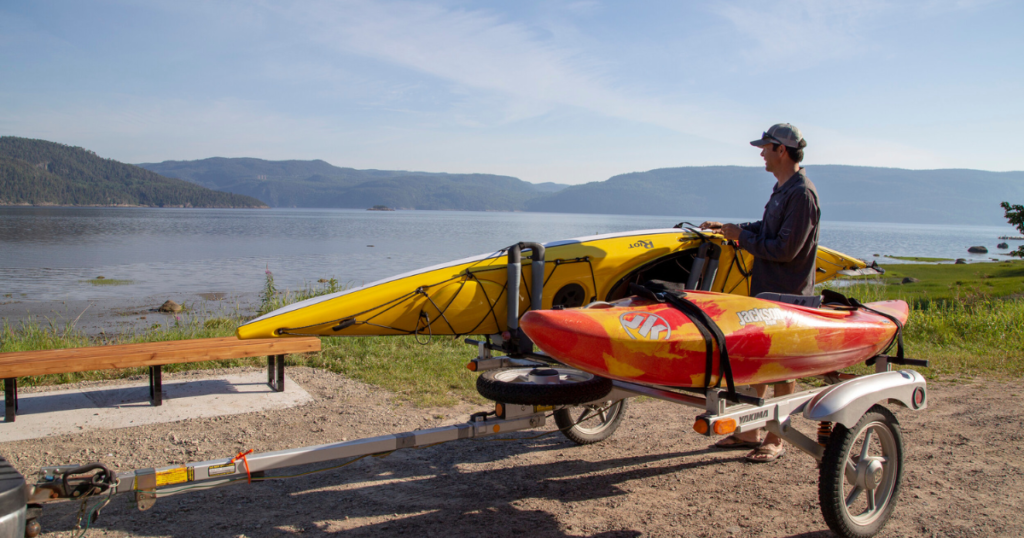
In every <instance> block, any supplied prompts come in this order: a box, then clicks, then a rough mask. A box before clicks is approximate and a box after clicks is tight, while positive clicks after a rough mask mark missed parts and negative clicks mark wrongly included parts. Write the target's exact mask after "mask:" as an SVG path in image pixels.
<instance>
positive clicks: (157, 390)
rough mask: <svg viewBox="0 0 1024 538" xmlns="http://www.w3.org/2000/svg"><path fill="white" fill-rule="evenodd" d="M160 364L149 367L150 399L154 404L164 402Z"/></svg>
mask: <svg viewBox="0 0 1024 538" xmlns="http://www.w3.org/2000/svg"><path fill="white" fill-rule="evenodd" d="M162 373H163V370H162V368H161V367H160V366H150V367H149V401H150V403H152V404H153V405H163V404H164V387H163V379H162V375H161V374H162Z"/></svg>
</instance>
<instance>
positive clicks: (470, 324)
mask: <svg viewBox="0 0 1024 538" xmlns="http://www.w3.org/2000/svg"><path fill="white" fill-rule="evenodd" d="M543 246H544V249H545V253H544V254H545V255H544V259H545V264H544V286H543V300H542V303H543V304H542V308H545V309H550V308H553V307H559V306H560V307H564V308H573V307H578V306H583V305H585V304H588V303H591V302H594V301H611V300H616V299H619V298H622V297H624V296H626V295H628V289H629V283H631V282H632V283H641V282H645V281H647V280H652V279H658V280H665V281H670V282H682V283H686V282H690V283H691V284H692V285H691V286H690V287H692V288H693V289H701V290H706V291H716V292H722V293H731V294H737V295H749V293H750V268H751V265H752V263H753V258H752V257H751V255H750V254H749V253H748V252H746V251H744V250H741V249H739V248H738V247H736V245H735V243H733V242H729V241H726V240H725V239H724V238H723V237H722V236H721V235H717V234H712V233H706V232H696V231H693V230H684V229H677V228H670V229H660V230H639V231H632V232H621V233H612V234H604V235H595V236H590V237H581V238H577V239H567V240H563V241H554V242H551V243H546V244H544V245H543ZM528 252H530V251H529V250H526V251H525V252H524V255H523V260H522V266H521V271H520V274H521V279H520V282H521V283H522V285H521V286H519V293H518V301H519V310H518V312H519V315H520V316H521V315H522V313H524V312H526V311H527V310H529V309H530V308H531V305H530V295H531V294H530V290H529V286H530V282H531V281H532V280H531V278H532V267H533V263H532V260H530V259H527V255H526V253H528ZM508 258H509V256H508V250H507V249H503V250H499V251H496V252H492V253H489V254H482V255H479V256H474V257H471V258H464V259H461V260H456V261H453V262H449V263H445V264H441V265H435V266H433V267H427V268H425V269H420V270H418V271H413V272H410V273H405V274H401V275H398V276H394V277H391V278H387V279H384V280H379V281H377V282H372V283H370V284H367V285H365V286H362V287H359V288H354V289H350V290H345V291H342V292H338V293H334V294H330V295H324V296H321V297H315V298H312V299H308V300H306V301H302V302H299V303H295V304H292V305H289V306H286V307H284V308H281V309H278V310H275V311H273V312H270V313H268V314H266V315H263V316H260V317H259V318H256V319H254V320H252V321H250V322H248V323H245V324H244V325H242V326H240V327H239V328H238V330H237V334H238V337H239V338H243V339H248V338H275V337H287V336H308V335H318V336H374V335H402V334H421V335H428V334H434V335H461V334H496V333H500V332H502V331H504V330H505V329H506V328H507V324H506V317H507V314H506V311H507V299H508V296H507V293H506V291H507V289H508V286H507V282H508ZM865 270H868V271H870V269H869V268H867V265H866V264H865V263H864V262H863V261H861V260H858V259H856V258H852V257H850V256H846V255H844V254H841V253H839V252H836V251H834V250H830V249H827V248H824V247H821V248H819V249H818V263H817V271H818V272H817V279H816V280H817V282H819V283H820V282H823V281H826V280H829V279H832V278H834V277H835V276H836V275H837V274H839V273H840V272H841V271H843V272H846V273H847V274H849V273H850V272H857V271H865Z"/></svg>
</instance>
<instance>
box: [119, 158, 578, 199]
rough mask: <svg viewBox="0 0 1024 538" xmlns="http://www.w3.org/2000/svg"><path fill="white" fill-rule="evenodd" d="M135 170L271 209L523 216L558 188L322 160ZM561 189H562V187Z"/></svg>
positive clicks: (205, 162) (169, 164) (214, 162)
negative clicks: (242, 197)
mask: <svg viewBox="0 0 1024 538" xmlns="http://www.w3.org/2000/svg"><path fill="white" fill-rule="evenodd" d="M138 166H140V167H142V168H146V169H148V170H152V171H154V172H157V173H159V174H163V175H166V176H169V177H176V178H179V179H184V180H186V181H192V182H194V183H198V184H200V185H203V186H204V187H209V188H211V189H217V190H221V191H226V192H235V193H240V194H247V195H249V196H254V197H257V198H259V199H261V200H266V201H267V202H268V203H269V204H270V205H272V206H275V207H338V208H361V209H365V208H368V207H372V206H375V205H384V206H387V207H392V208H396V209H449V210H469V211H522V210H523V209H525V208H526V201H527V200H530V199H532V198H535V197H537V196H542V195H544V194H546V193H549V192H553V191H555V190H557V189H558V188H559V186H558V185H557V184H554V183H550V184H546V185H544V186H537V185H534V184H532V183H527V182H525V181H522V180H519V179H516V178H514V177H509V176H497V175H490V174H445V173H429V172H404V171H388V170H356V169H354V168H340V167H336V166H332V165H330V164H328V163H326V162H324V161H319V160H318V161H264V160H262V159H251V158H238V159H228V158H223V157H214V158H211V159H202V160H197V161H164V162H162V163H142V164H139V165H138ZM561 187H564V186H561Z"/></svg>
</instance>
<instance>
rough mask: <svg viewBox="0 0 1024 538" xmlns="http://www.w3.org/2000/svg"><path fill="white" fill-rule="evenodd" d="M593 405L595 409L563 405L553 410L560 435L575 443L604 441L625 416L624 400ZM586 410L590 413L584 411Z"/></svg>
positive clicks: (583, 443) (587, 443) (586, 443)
mask: <svg viewBox="0 0 1024 538" xmlns="http://www.w3.org/2000/svg"><path fill="white" fill-rule="evenodd" d="M594 407H596V409H594V408H591V407H590V406H587V407H576V406H573V407H563V408H561V409H559V410H557V411H555V424H558V429H559V430H562V435H564V436H566V437H567V438H568V439H569V440H570V441H572V442H574V443H576V444H577V445H589V444H593V443H597V442H600V441H604V440H605V439H607V438H609V437H611V436H612V434H613V433H615V430H617V429H619V424H620V423H621V422H622V419H623V417H625V416H626V400H625V399H622V400H618V401H615V402H610V403H609V404H608V405H602V406H594ZM586 410H589V411H591V413H586ZM602 414H603V415H602ZM595 415H596V416H595ZM602 416H603V418H602ZM581 419H582V420H581Z"/></svg>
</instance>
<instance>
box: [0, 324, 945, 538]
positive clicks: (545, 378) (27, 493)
mask: <svg viewBox="0 0 1024 538" xmlns="http://www.w3.org/2000/svg"><path fill="white" fill-rule="evenodd" d="M467 343H472V344H474V345H476V346H477V348H478V350H479V353H478V356H477V357H476V358H475V359H473V360H472V361H471V362H470V363H469V368H470V369H471V370H475V371H478V372H487V371H493V373H498V374H500V375H497V376H490V377H495V378H496V379H498V380H499V381H498V383H499V384H501V385H504V386H505V388H508V387H512V388H513V392H510V394H515V392H514V391H515V390H518V389H527V391H528V395H527V396H526V398H527V399H529V398H532V397H534V396H532V395H533V394H535V393H536V392H534V391H535V389H537V388H538V387H540V388H541V392H543V391H544V390H549V389H553V391H554V392H552V394H555V397H556V398H562V397H563V396H562V395H561V394H560V392H559V391H562V390H563V389H564V388H566V387H574V386H575V387H578V386H579V385H580V384H581V383H586V382H587V381H588V380H590V379H592V378H593V376H591V375H590V374H587V373H585V372H581V371H578V370H573V369H569V368H564V367H561V366H559V365H557V364H553V363H552V361H551V360H550V359H547V358H546V357H545V356H543V355H540V354H535V353H529V354H528V356H519V357H511V356H494V355H493V354H492V353H491V352H492V350H493V349H494V348H496V347H499V346H497V345H494V344H491V343H489V342H486V341H475V340H467ZM520 355H523V354H520ZM888 359H890V358H889V357H885V356H880V357H877V358H876V360H875V363H874V365H875V368H876V372H877V373H875V374H871V375H865V376H849V375H841V374H835V375H831V376H826V381H830V382H834V383H835V384H831V385H827V386H824V387H820V388H814V389H811V390H805V391H802V392H797V393H794V394H790V395H786V396H782V397H777V398H770V399H765V400H761V401H760V402H758V401H754V402H751V403H734V402H730V401H728V399H727V393H726V392H725V391H724V390H722V389H711V390H709V391H708V392H707V394H706V395H701V394H696V393H689V392H687V391H682V390H679V389H672V388H667V387H657V386H650V385H641V384H636V383H627V382H622V381H613V382H612V389H611V391H610V392H609V393H608V394H607V395H606V396H603V397H601V398H600V399H598V400H594V401H587V402H580V403H578V404H562V405H540V404H522V403H508V402H495V405H494V409H493V410H490V411H484V412H479V413H475V414H473V415H471V416H470V418H469V421H467V422H465V423H461V424H455V425H451V426H444V427H439V428H432V429H426V430H416V431H410V432H404V433H396V434H390V435H382V436H377V437H370V438H366V439H356V440H352V441H346V442H341V443H329V444H324V445H317V446H309V447H302V448H293V449H288V450H279V451H274V452H265V453H259V454H254V453H247V454H239V455H238V456H235V457H233V458H220V459H215V460H209V461H202V462H196V463H188V464H185V465H174V466H166V467H157V468H148V469H137V470H134V471H126V472H113V471H111V470H110V469H109V468H108V467H106V466H105V465H103V464H101V463H92V464H88V465H61V466H53V467H44V468H42V469H41V470H40V471H39V475H38V477H37V478H36V480H35V482H34V483H32V484H27V485H25V486H23V487H22V489H23V491H24V503H23V506H21V508H20V509H19V510H15V511H13V512H11V513H9V514H7V515H5V516H4V517H0V538H21V537H22V536H24V537H26V538H34V537H35V536H38V535H39V533H40V532H41V525H40V516H41V514H42V505H44V504H46V503H50V502H57V501H78V502H81V503H82V507H83V509H82V510H80V512H79V514H80V517H81V521H79V524H78V526H79V528H80V529H81V531H82V532H83V533H84V532H85V531H86V530H88V528H89V527H90V526H91V525H92V524H93V523H95V521H96V518H97V517H98V516H99V512H100V510H101V509H102V508H103V507H104V506H106V504H107V503H108V502H109V501H110V500H111V499H112V498H113V497H114V496H116V495H120V494H127V495H128V496H129V497H130V498H131V499H132V500H133V501H134V502H135V503H136V504H137V505H138V508H139V510H148V509H149V508H151V507H152V506H153V505H154V504H155V503H156V502H157V500H159V499H163V498H165V497H170V496H172V495H179V494H183V493H187V492H192V491H200V490H206V489H212V488H217V487H222V486H227V485H234V484H246V483H250V482H251V481H253V480H273V479H275V478H274V476H268V475H267V474H266V473H267V472H268V471H274V470H278V469H283V468H286V467H293V466H300V465H309V464H317V463H326V462H339V461H341V463H342V464H347V463H349V462H351V461H353V460H355V459H359V458H363V457H366V456H376V455H386V454H388V453H391V452H393V451H395V450H400V449H404V448H423V447H428V446H431V445H436V444H439V443H445V442H448V441H456V440H459V439H472V438H480V437H486V436H491V435H496V434H504V433H511V432H517V431H521V430H527V429H537V428H543V427H544V426H546V425H547V424H548V419H549V418H552V417H553V418H554V419H555V422H556V424H557V426H558V430H556V431H561V433H562V434H563V435H565V436H566V437H567V438H569V439H571V440H572V441H574V442H576V443H577V444H590V443H594V442H598V441H601V440H604V439H606V438H608V437H609V436H611V435H612V434H613V433H614V432H615V430H616V429H617V428H618V426H619V424H620V423H621V421H622V419H623V417H624V416H625V410H626V402H627V400H628V399H629V398H633V397H636V396H647V397H650V398H654V399H658V400H664V401H668V402H672V403H676V404H681V405H685V406H689V407H695V408H698V409H702V410H703V412H701V413H700V414H698V415H697V416H696V419H695V422H694V425H693V428H694V430H696V431H697V432H698V433H700V434H702V435H706V436H709V437H710V436H712V435H728V434H731V433H739V432H746V431H751V430H754V429H758V428H767V429H768V430H769V431H771V432H774V433H775V434H776V435H778V436H780V437H782V438H783V439H785V440H786V441H787V442H789V443H791V444H792V445H793V446H795V447H796V448H798V449H800V450H801V451H803V452H806V453H807V454H809V455H810V456H811V457H812V458H814V459H815V460H816V461H818V462H819V464H820V465H819V468H820V476H819V481H820V484H819V500H820V503H821V510H822V514H823V515H824V517H825V521H826V522H827V523H828V525H829V527H830V528H831V529H832V530H833V531H834V532H836V534H838V535H840V536H843V537H847V538H853V537H858V538H860V537H865V536H873V535H874V534H875V533H877V532H878V531H879V530H880V529H881V528H882V526H883V525H884V524H885V523H886V520H887V519H888V517H889V515H890V514H891V513H892V510H893V508H894V506H895V504H896V500H897V498H898V496H899V492H900V483H901V479H902V475H903V464H904V448H903V437H902V434H901V432H900V427H899V424H898V422H897V421H896V418H895V417H894V416H893V415H892V413H891V412H889V411H888V410H887V409H886V408H885V407H883V405H884V404H887V403H896V404H899V405H902V406H904V407H907V408H909V409H913V410H920V409H924V408H925V407H927V405H928V401H927V390H926V382H925V379H924V377H923V376H921V374H919V373H917V372H915V371H912V370H900V371H891V370H890V361H889V360H888ZM904 361H908V362H909V361H910V359H904ZM913 362H915V363H918V364H920V362H921V361H913ZM513 399H515V398H513ZM750 399H751V400H758V399H757V398H752V397H751V398H750ZM800 415H802V416H803V418H805V419H808V420H810V421H813V422H816V423H818V424H819V428H818V436H817V439H812V438H810V437H808V436H806V435H804V434H803V433H801V432H799V431H798V430H797V429H796V428H794V427H793V426H792V419H793V418H795V417H799V416H800ZM342 460H348V461H342ZM335 466H337V465H335ZM332 468H333V467H332ZM89 503H92V507H91V508H88V507H87V506H88V504H89Z"/></svg>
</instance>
